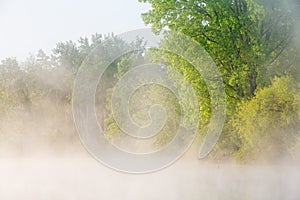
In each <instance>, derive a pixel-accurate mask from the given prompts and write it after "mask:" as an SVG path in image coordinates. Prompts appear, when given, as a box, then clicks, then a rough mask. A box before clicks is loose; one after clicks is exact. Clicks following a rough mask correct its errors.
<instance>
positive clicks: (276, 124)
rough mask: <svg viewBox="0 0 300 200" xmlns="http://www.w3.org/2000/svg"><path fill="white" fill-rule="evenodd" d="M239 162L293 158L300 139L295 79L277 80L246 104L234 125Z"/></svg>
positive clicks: (241, 105) (238, 110) (240, 107)
mask: <svg viewBox="0 0 300 200" xmlns="http://www.w3.org/2000/svg"><path fill="white" fill-rule="evenodd" d="M230 126H231V127H232V131H233V133H232V134H233V136H234V138H235V140H234V142H235V144H236V146H237V147H238V148H237V151H236V152H235V157H236V158H237V159H238V160H244V161H245V160H248V161H249V160H257V159H264V160H266V159H271V160H277V159H279V158H282V157H283V156H284V157H285V156H290V155H291V149H292V147H293V146H294V145H295V143H296V141H297V140H298V138H299V90H298V88H297V86H296V84H295V82H294V81H293V79H292V78H291V77H282V78H275V79H274V80H273V82H272V84H271V86H269V87H266V88H263V89H259V90H258V91H257V92H256V95H255V97H253V98H252V99H251V100H249V101H245V102H242V103H241V104H240V105H239V106H238V108H237V112H236V115H235V116H234V117H233V119H232V120H231V121H230Z"/></svg>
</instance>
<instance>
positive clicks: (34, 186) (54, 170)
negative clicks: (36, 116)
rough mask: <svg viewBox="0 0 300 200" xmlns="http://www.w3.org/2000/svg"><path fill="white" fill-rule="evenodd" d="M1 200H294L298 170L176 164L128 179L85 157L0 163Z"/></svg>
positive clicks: (293, 167) (292, 167)
mask: <svg viewBox="0 0 300 200" xmlns="http://www.w3.org/2000/svg"><path fill="white" fill-rule="evenodd" d="M0 166H1V167H0V177H1V179H0V180H1V182H0V199H9V200H11V199H12V200H13V199H23V200H30V199H51V200H52V199H64V200H68V199H72V200H74V199H91V200H92V199H110V200H117V199H124V200H131V199H144V200H148V199H149V200H152V199H158V200H159V199H161V200H176V199H178V200H181V199H190V200H193V199H195V200H199V199H210V200H214V199H216V200H218V199H223V200H224V199H228V200H235V199H237V200H243V199H245V200H246V199H251V200H258V199H261V200H277V199H278V200H282V199H285V200H290V199H291V200H292V199H295V200H296V199H299V197H300V191H299V188H298V186H299V185H300V172H299V170H298V167H299V166H298V165H287V164H281V165H275V166H274V165H272V166H271V165H263V166H258V165H253V166H238V165H230V164H207V163H204V162H200V161H196V160H195V161H188V162H187V161H186V160H184V159H183V160H180V161H179V162H177V163H176V164H174V165H172V166H171V167H169V168H167V169H165V170H162V171H159V172H156V173H152V174H145V175H129V174H123V173H119V172H116V171H113V170H111V169H108V168H106V167H104V166H102V165H101V164H100V163H98V162H96V161H95V160H93V159H92V158H91V157H89V156H88V155H84V154H82V155H80V156H79V155H76V154H73V155H65V156H49V155H48V156H47V155H39V156H33V157H32V156H31V157H18V158H16V157H14V158H13V157H10V158H3V157H2V158H1V159H0Z"/></svg>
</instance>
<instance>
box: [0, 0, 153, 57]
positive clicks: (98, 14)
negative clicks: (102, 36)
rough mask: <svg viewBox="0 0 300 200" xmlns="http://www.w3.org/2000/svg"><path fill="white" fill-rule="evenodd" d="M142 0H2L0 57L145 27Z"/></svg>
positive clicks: (49, 50) (47, 50) (0, 11)
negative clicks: (92, 36) (102, 34)
mask: <svg viewBox="0 0 300 200" xmlns="http://www.w3.org/2000/svg"><path fill="white" fill-rule="evenodd" d="M149 8H150V7H149V5H148V4H143V3H139V2H138V0H0V59H3V58H5V57H10V56H13V57H17V58H18V60H24V59H25V58H26V57H27V56H28V55H29V52H31V53H36V52H37V50H38V49H43V50H45V51H46V52H47V53H50V52H51V49H53V48H54V47H55V44H56V43H57V42H60V41H66V40H74V41H77V39H79V37H80V36H88V37H89V36H90V35H91V34H94V33H96V32H97V33H109V32H114V33H116V34H118V33H122V32H125V31H129V30H133V29H137V28H143V27H145V25H144V24H143V22H142V19H141V17H140V14H141V13H143V12H145V11H147V10H148V9H149Z"/></svg>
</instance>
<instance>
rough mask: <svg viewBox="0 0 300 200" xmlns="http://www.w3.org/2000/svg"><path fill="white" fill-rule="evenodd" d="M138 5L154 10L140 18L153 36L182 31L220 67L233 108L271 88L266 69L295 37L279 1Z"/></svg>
mask: <svg viewBox="0 0 300 200" xmlns="http://www.w3.org/2000/svg"><path fill="white" fill-rule="evenodd" d="M139 1H140V2H147V3H150V4H151V6H152V9H151V10H150V11H148V12H147V13H144V14H142V17H143V20H144V22H145V23H146V24H151V25H152V28H153V30H154V31H156V32H159V31H161V30H163V28H168V29H171V30H175V31H180V32H182V33H184V34H186V35H187V36H190V37H192V38H193V39H195V40H196V41H198V42H199V43H200V44H201V45H202V46H203V47H204V48H205V49H206V51H207V52H208V53H209V54H210V55H211V57H212V58H213V60H214V61H215V63H216V64H217V66H218V67H219V71H220V72H221V74H222V76H223V79H224V84H225V87H226V93H227V94H228V100H229V102H231V101H233V105H234V104H235V103H236V102H238V101H239V100H241V99H244V98H250V97H252V96H253V95H254V94H255V90H256V88H257V87H258V86H259V85H266V83H268V78H267V77H266V76H265V72H266V70H267V68H268V66H269V65H270V64H272V63H273V62H275V61H276V60H277V59H278V57H279V56H280V55H281V54H282V52H283V51H284V50H285V48H286V47H287V45H288V44H289V42H290V41H291V38H292V36H293V35H292V25H293V22H294V20H292V18H291V16H290V15H289V11H287V10H286V8H285V7H283V6H282V3H281V1H279V0H271V1H270V0H217V1H216V0H205V1H204V0H191V1H186V0H139ZM180 68H185V65H182V66H180ZM234 102H235V103H234ZM232 107H233V108H234V106H232Z"/></svg>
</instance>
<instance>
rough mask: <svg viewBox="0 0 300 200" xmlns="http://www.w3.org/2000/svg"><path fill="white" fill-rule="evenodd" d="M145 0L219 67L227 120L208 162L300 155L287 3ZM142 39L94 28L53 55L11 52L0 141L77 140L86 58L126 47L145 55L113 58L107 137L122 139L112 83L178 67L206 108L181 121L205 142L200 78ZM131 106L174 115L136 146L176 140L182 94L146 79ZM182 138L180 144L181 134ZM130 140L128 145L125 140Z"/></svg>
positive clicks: (103, 94) (105, 106)
mask: <svg viewBox="0 0 300 200" xmlns="http://www.w3.org/2000/svg"><path fill="white" fill-rule="evenodd" d="M141 1H142V2H147V3H150V4H151V5H152V9H151V10H149V11H148V12H147V13H145V14H143V15H142V17H143V20H144V22H145V23H146V24H150V25H151V26H152V28H153V30H154V31H156V32H160V31H162V30H163V29H164V28H168V29H170V30H174V31H178V32H182V33H184V34H185V35H187V36H188V37H190V38H192V39H194V40H195V41H197V42H198V43H199V44H200V45H201V46H202V47H203V48H204V49H205V50H206V51H207V52H208V53H209V55H210V56H211V57H212V59H213V60H214V62H215V63H216V65H217V67H218V70H219V72H220V73H221V76H222V79H223V84H224V87H225V91H226V105H227V110H226V115H227V116H226V117H227V118H226V122H225V126H224V129H223V132H222V135H221V138H220V140H219V142H218V144H217V146H216V148H214V151H213V152H212V153H211V154H210V158H213V159H232V158H234V159H236V160H239V161H253V160H257V159H266V158H269V159H270V160H272V161H273V160H278V159H281V158H287V157H288V158H295V157H297V156H298V155H299V153H300V149H299V148H300V135H299V134H300V132H299V125H300V123H299V119H300V118H299V117H300V116H299V114H300V112H299V109H300V106H299V105H300V103H299V102H300V100H299V97H300V93H299V87H300V84H299V80H300V79H299V78H300V77H299V61H300V56H299V53H300V49H299V41H298V38H297V37H296V36H297V33H298V30H297V19H296V17H295V15H296V13H295V12H294V10H293V9H292V8H291V7H287V6H286V5H285V4H283V3H282V2H281V1H278V0H271V1H263V0H239V1H228V0H218V1H215V0H209V1H198V0H193V1H183V0H182V1H181V0H179V1H167V0H165V1H161V0H151V1H150V0H141ZM145 42H146V41H143V40H142V39H136V41H134V42H132V43H127V42H125V41H123V40H122V39H120V38H118V37H116V36H114V35H113V34H109V35H100V34H95V35H92V37H91V38H86V37H85V38H80V39H79V40H78V41H77V42H74V41H67V42H61V43H58V44H57V45H56V48H54V49H53V51H52V53H51V55H46V54H45V53H44V52H43V51H42V50H40V51H39V52H38V53H37V54H36V55H31V56H30V57H28V58H27V59H26V60H25V61H24V62H21V63H19V62H18V61H17V60H16V59H15V58H7V59H5V60H3V61H1V64H0V76H1V78H0V102H1V103H0V115H1V125H0V139H1V142H2V143H7V145H10V144H15V146H16V147H19V146H20V144H21V143H22V141H18V140H19V138H23V139H26V138H36V136H33V135H39V136H38V137H42V138H44V139H45V140H47V141H51V142H53V143H57V142H59V141H60V140H61V138H64V139H65V141H74V143H76V141H77V140H76V134H75V130H74V128H73V127H74V125H73V121H72V111H71V102H72V88H73V83H74V80H75V78H76V74H77V71H78V69H79V68H80V66H81V65H82V64H89V62H91V63H106V62H108V61H110V60H112V59H115V58H117V57H119V56H120V53H121V52H124V51H125V50H128V49H140V51H134V52H132V53H131V54H126V55H122V56H121V57H119V58H118V59H116V60H115V61H114V62H113V63H110V66H109V68H108V69H107V70H106V71H105V73H104V75H103V77H102V78H101V80H100V83H99V87H98V89H97V93H96V109H97V116H98V120H99V123H100V124H101V125H102V126H103V127H104V130H105V134H106V136H107V137H108V138H109V139H110V140H112V141H116V142H120V143H122V139H124V138H122V137H124V136H122V131H121V130H120V128H119V127H118V125H117V123H116V122H115V120H114V116H113V114H112V112H111V111H112V110H111V99H110V96H111V94H112V92H113V87H114V85H115V84H116V83H117V82H118V81H119V80H120V79H121V78H122V76H123V75H124V74H125V73H126V72H128V71H129V70H130V69H131V68H132V67H133V66H137V65H140V64H144V63H160V64H163V66H166V67H170V68H172V69H175V70H176V71H177V72H179V73H180V74H182V75H183V77H185V81H187V82H189V83H190V84H191V85H192V87H193V89H194V91H195V94H196V95H197V98H198V101H199V105H200V108H199V111H200V114H199V116H198V115H195V113H196V112H194V111H195V110H191V111H190V112H189V113H185V114H186V116H184V117H185V119H189V120H185V121H184V126H185V128H188V127H189V123H192V122H194V121H197V120H198V119H200V124H199V129H201V131H199V137H200V138H203V137H204V136H205V133H206V132H205V130H206V129H207V125H208V124H209V122H210V117H211V100H210V98H211V96H210V91H209V89H208V88H207V85H206V83H205V81H204V79H203V77H202V76H201V74H199V73H197V72H196V71H195V69H194V67H193V66H192V65H191V64H190V63H188V62H187V61H186V60H184V59H183V58H182V57H180V56H178V55H174V54H170V53H167V52H161V51H155V50H145V49H143V48H144V45H145ZM182 42H183V41H180V40H178V38H176V37H175V38H174V37H173V35H167V37H166V40H164V41H163V42H162V43H161V47H163V48H164V47H165V48H181V49H182V51H183V52H186V53H193V49H188V48H189V47H188V46H187V45H186V44H183V43H182ZM184 48H186V49H184ZM86 58H89V59H88V60H86ZM91 66H92V67H91V72H93V70H97V66H98V65H92V64H91ZM93 67H96V68H93ZM168 75H169V78H170V79H173V80H174V84H176V85H175V87H177V88H178V89H179V92H180V93H181V94H182V96H183V97H184V98H186V99H184V100H185V101H184V102H188V101H189V96H188V95H187V93H186V90H185V88H183V87H182V86H183V85H184V84H182V83H181V82H180V81H178V80H177V77H176V75H175V74H174V73H173V72H171V71H170V72H169V74H168ZM131 102H132V103H133V104H135V105H139V106H137V107H132V108H131V110H130V111H131V114H132V117H133V119H134V120H135V121H137V122H138V123H139V124H142V125H147V124H148V123H149V122H150V121H149V120H150V119H149V116H148V114H147V112H148V110H149V108H150V107H151V105H153V104H162V105H164V106H165V107H166V109H167V111H168V114H169V115H168V120H167V123H166V125H165V126H164V128H163V129H162V131H161V133H160V134H159V135H158V136H157V137H155V138H152V140H150V143H147V144H146V143H143V142H144V141H137V142H142V145H140V146H141V147H142V148H145V149H147V148H148V147H149V149H151V145H154V146H155V148H160V147H161V146H163V145H165V144H166V143H168V142H170V141H171V139H172V138H173V136H174V134H175V133H176V130H177V129H178V120H179V119H180V115H181V114H182V113H180V109H179V108H180V103H181V102H183V99H176V98H175V97H174V95H172V94H171V93H170V91H169V90H167V89H166V88H163V87H159V86H155V85H150V86H147V87H144V88H141V89H140V90H138V91H137V92H136V93H135V94H134V95H133V96H132V101H131ZM195 109H198V108H195ZM7 135H9V137H7ZM123 135H124V134H123ZM7 138H10V139H9V140H7ZM120 139H121V140H120ZM182 139H183V142H184V140H185V138H182ZM21 140H22V139H21ZM123 141H124V140H123ZM149 144H151V145H150V146H147V145H149ZM120 145H122V144H120ZM130 145H132V146H134V145H135V142H133V143H132V144H130ZM130 145H129V146H130ZM125 146H127V147H128V142H127V140H125Z"/></svg>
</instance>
